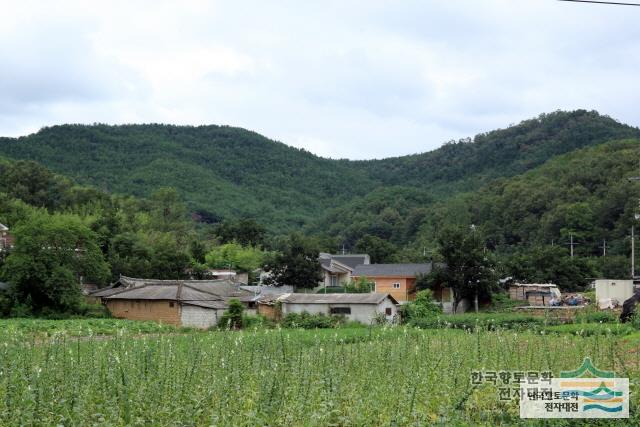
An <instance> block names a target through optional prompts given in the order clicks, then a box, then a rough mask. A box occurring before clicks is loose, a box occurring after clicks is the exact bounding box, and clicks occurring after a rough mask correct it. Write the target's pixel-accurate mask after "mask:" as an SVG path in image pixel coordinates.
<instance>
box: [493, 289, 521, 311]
mask: <svg viewBox="0 0 640 427" xmlns="http://www.w3.org/2000/svg"><path fill="white" fill-rule="evenodd" d="M524 305H528V303H527V301H518V300H512V299H511V298H510V297H509V294H507V293H505V292H499V293H495V294H491V305H490V306H489V310H490V311H506V310H511V309H513V308H515V307H520V306H524Z"/></svg>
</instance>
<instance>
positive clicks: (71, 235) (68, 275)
mask: <svg viewBox="0 0 640 427" xmlns="http://www.w3.org/2000/svg"><path fill="white" fill-rule="evenodd" d="M13 233H14V236H15V239H16V241H15V247H14V248H13V250H12V251H11V253H10V255H9V256H8V257H7V259H6V262H5V265H4V267H3V271H2V273H3V275H4V277H5V278H6V279H7V280H8V281H9V283H10V284H11V287H12V293H13V295H14V296H15V298H16V299H17V300H18V302H20V303H23V304H24V303H26V302H27V301H29V302H30V304H31V308H32V309H33V310H34V311H35V312H41V311H42V310H44V309H49V310H54V311H62V312H64V311H73V310H76V309H77V308H78V306H79V304H80V301H81V292H80V286H79V281H80V277H83V280H84V281H85V282H87V283H98V284H100V283H104V281H105V280H107V278H108V277H109V269H108V265H107V263H106V262H105V261H104V258H103V255H102V252H101V251H100V248H99V247H98V244H97V237H96V235H95V233H93V232H92V231H91V230H90V229H89V228H88V227H87V226H86V225H85V224H83V223H82V221H81V220H80V219H79V218H78V217H76V216H73V215H60V214H56V215H49V214H47V213H44V212H38V213H35V214H34V215H33V216H32V217H31V218H30V219H29V220H27V221H25V222H23V223H22V224H21V225H20V226H18V227H16V228H15V229H14V230H13Z"/></svg>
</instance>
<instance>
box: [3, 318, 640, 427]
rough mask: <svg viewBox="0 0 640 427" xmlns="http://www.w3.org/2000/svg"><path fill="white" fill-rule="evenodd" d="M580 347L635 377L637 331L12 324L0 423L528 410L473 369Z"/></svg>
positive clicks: (354, 421) (413, 419)
mask: <svg viewBox="0 0 640 427" xmlns="http://www.w3.org/2000/svg"><path fill="white" fill-rule="evenodd" d="M585 356H590V357H591V358H592V360H593V361H594V363H595V364H596V365H597V366H598V367H600V368H601V369H609V370H615V371H616V372H617V373H618V375H619V376H628V377H629V378H630V379H631V382H632V395H634V392H636V391H637V385H636V383H637V381H638V380H639V379H640V378H639V377H640V370H639V366H640V354H639V345H638V340H637V339H634V337H633V336H630V337H624V338H623V337H619V336H614V335H593V336H587V337H581V336H575V335H569V334H567V335H546V334H539V333H538V334H534V333H529V332H525V333H516V332H514V331H501V330H498V331H476V332H469V331H464V330H452V329H439V330H419V329H411V328H401V327H396V328H372V329H367V328H354V329H337V330H314V331H303V330H289V329H282V330H277V329H272V330H256V331H244V332H224V331H222V332H207V333H193V332H192V333H183V334H172V335H160V336H155V335H149V336H144V335H130V334H123V333H118V334H116V335H113V336H110V337H108V338H104V339H96V338H95V337H72V336H68V335H66V334H61V335H55V336H53V337H51V338H49V339H44V340H43V339H42V338H41V337H38V338H36V337H34V336H33V335H31V334H27V333H24V332H20V331H18V330H15V329H13V330H9V329H5V330H3V331H0V425H3V426H13V425H64V426H72V425H221V426H229V425H251V426H254V425H282V426H293V425H310V426H314V425H317V426H325V425H340V426H346V425H358V426H362V425H367V426H368V425H376V426H377V425H446V426H451V425H470V424H472V425H514V424H521V423H522V424H524V422H523V421H522V420H520V418H519V417H518V403H517V401H511V402H502V403H501V402H500V401H499V400H498V397H497V390H496V389H495V388H494V387H493V386H487V385H483V386H479V387H473V386H472V385H471V382H470V375H471V372H472V371H474V370H523V371H531V370H540V371H545V370H551V371H552V372H553V373H554V374H558V371H559V370H561V369H564V370H570V369H575V368H576V367H578V366H580V364H581V363H582V360H583V357H585ZM637 406H638V400H637V398H636V397H635V396H634V397H633V400H632V407H631V411H632V417H633V419H632V420H631V422H632V423H633V422H635V425H637V424H638V423H640V418H639V417H638V415H637V414H636V413H637ZM536 423H537V422H530V424H532V425H538V424H536ZM628 423H629V420H626V421H625V422H620V425H629V424H628ZM527 425H528V424H527ZM539 425H543V424H542V423H540V424H539ZM544 425H548V424H544ZM553 425H569V423H565V424H563V422H562V421H558V422H557V423H556V424H553ZM590 425H592V424H590ZM593 425H596V424H595V423H593ZM599 425H615V423H612V422H610V421H607V422H603V423H601V424H599Z"/></svg>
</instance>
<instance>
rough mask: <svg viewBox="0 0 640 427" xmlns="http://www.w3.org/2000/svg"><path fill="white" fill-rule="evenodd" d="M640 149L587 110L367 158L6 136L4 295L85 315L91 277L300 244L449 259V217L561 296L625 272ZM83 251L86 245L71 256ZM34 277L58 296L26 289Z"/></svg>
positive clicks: (131, 136) (188, 130) (172, 272)
mask: <svg viewBox="0 0 640 427" xmlns="http://www.w3.org/2000/svg"><path fill="white" fill-rule="evenodd" d="M639 143H640V131H638V129H635V128H631V127H629V126H626V125H623V124H620V123H618V122H616V121H615V120H613V119H611V118H609V117H606V116H602V115H599V114H598V113H595V112H587V111H574V112H556V113H552V114H546V115H541V116H540V117H538V118H536V119H532V120H528V121H525V122H522V123H520V124H519V125H515V126H511V127H509V128H507V129H503V130H497V131H493V132H489V133H486V134H482V135H478V136H476V137H475V138H474V139H473V140H464V141H459V142H455V143H449V144H446V145H444V146H443V147H442V148H440V149H438V150H435V151H432V152H428V153H423V154H418V155H411V156H405V157H398V158H392V159H384V160H371V161H348V160H331V159H323V158H319V157H316V156H314V155H312V154H310V153H308V152H305V151H303V150H298V149H294V148H290V147H287V146H285V145H284V144H280V143H277V142H274V141H270V140H268V139H266V138H264V137H261V136H260V135H257V134H255V133H252V132H248V131H245V130H242V129H236V128H229V127H218V126H205V127H183V126H182V127H178V126H168V125H129V126H107V125H94V126H81V125H65V126H56V127H52V128H46V129H43V130H42V131H40V132H38V133H37V134H34V135H30V136H27V137H22V138H17V139H11V138H3V139H0V152H2V153H4V155H5V156H7V158H5V159H1V160H0V222H2V223H4V224H7V225H9V226H10V227H11V231H12V233H15V235H16V237H17V243H16V249H15V250H14V251H13V252H12V253H11V254H10V255H9V257H8V258H6V259H0V264H1V266H2V268H1V269H0V274H2V280H6V281H8V282H10V283H11V284H12V286H13V288H12V289H14V292H13V294H12V295H13V297H12V298H14V299H13V302H8V301H7V300H6V297H3V296H2V294H1V293H0V315H1V314H3V312H4V314H7V313H8V312H9V311H10V312H11V314H12V315H19V314H20V313H22V312H39V311H41V310H42V309H43V308H44V307H47V309H53V310H54V311H74V310H76V311H77V309H78V308H77V307H75V306H74V304H77V303H78V301H77V299H74V298H75V297H74V296H73V295H72V294H73V293H71V294H67V293H65V292H67V291H68V290H69V289H75V288H76V287H77V281H78V280H84V281H85V282H94V283H98V284H106V283H108V282H110V281H112V280H114V279H115V278H117V277H118V276H119V275H120V274H125V275H132V276H144V277H156V278H173V277H187V276H190V277H200V275H201V274H203V272H204V271H205V269H206V268H223V267H228V266H233V267H234V268H237V269H239V270H242V271H248V272H252V271H254V270H255V269H256V268H258V267H261V266H263V265H265V264H266V265H268V264H269V263H274V262H276V263H277V260H278V259H280V258H282V257H283V256H284V257H286V254H287V253H288V252H291V251H290V250H289V251H288V248H291V247H293V246H292V245H294V244H295V245H298V246H300V247H304V248H305V250H308V251H309V253H311V252H314V251H315V252H317V251H319V250H323V251H331V252H336V251H338V250H339V249H341V248H342V247H344V248H345V249H346V250H348V251H351V252H366V253H369V254H370V255H371V259H372V261H373V262H419V261H425V260H438V259H439V256H440V255H441V251H439V249H441V246H442V235H443V231H446V230H451V228H452V227H455V228H457V229H458V235H460V230H463V232H462V233H463V234H464V233H466V232H468V233H474V235H476V234H475V233H477V236H480V237H481V240H482V242H483V245H484V249H482V248H481V249H482V251H487V254H490V255H487V256H491V257H492V258H495V263H494V265H496V269H497V270H496V271H495V274H496V277H512V278H515V279H518V280H532V281H553V282H556V283H558V284H559V285H560V286H561V287H562V288H564V289H572V288H576V287H577V286H580V285H584V284H586V283H587V280H588V278H590V277H595V276H611V277H614V276H615V277H627V276H628V274H629V261H628V260H629V250H630V240H629V238H628V234H629V229H630V228H631V226H632V225H633V224H634V221H635V219H634V215H635V214H636V213H638V209H639V208H640V207H639V206H638V200H639V198H640V184H639V183H637V182H636V181H633V180H629V178H630V177H632V176H636V175H638V174H640V170H638V164H639V161H640V153H639V151H638V149H640V145H639ZM294 232H295V233H298V234H296V235H292V233H294ZM445 234H446V233H445ZM439 239H440V240H439ZM571 239H572V240H573V242H574V243H575V246H574V257H570V251H569V246H568V243H570V241H571ZM476 240H477V239H476ZM72 247H75V248H76V249H75V251H80V252H78V253H82V254H84V255H83V256H82V257H78V256H75V257H74V256H69V253H68V251H69V248H72ZM296 247H297V246H296ZM43 248H45V249H46V250H45V249H43ZM50 248H58V250H59V253H58V256H56V257H54V256H52V251H51V249H50ZM310 248H312V249H310ZM605 249H606V256H604V255H605ZM287 251H288V252H287ZM79 259H81V260H84V261H83V262H82V263H79V262H78V260H79ZM274 260H275V261H274ZM43 272H47V273H46V274H44V273H43ZM52 281H53V282H55V283H56V285H55V286H53V285H52V283H53V282H52ZM61 283H62V284H65V283H66V284H67V286H66V288H65V286H64V285H63V286H60V285H59V284H61ZM52 286H53V287H52ZM34 287H40V288H41V290H42V292H41V293H39V294H38V295H49V296H51V295H54V294H55V298H54V297H50V299H51V300H50V301H48V300H47V299H46V298H45V299H44V300H34V299H33V298H30V299H29V298H27V296H29V295H32V294H33V292H32V291H33V288H34ZM65 289H66V290H67V291H65ZM76 297H77V295H76ZM3 298H5V300H4V301H3ZM53 302H55V304H54V303H53ZM56 304H57V306H56Z"/></svg>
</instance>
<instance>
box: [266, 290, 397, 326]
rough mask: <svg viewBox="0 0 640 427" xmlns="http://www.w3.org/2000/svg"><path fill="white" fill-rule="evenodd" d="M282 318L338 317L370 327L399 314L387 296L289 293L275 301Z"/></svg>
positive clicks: (372, 294) (394, 318)
mask: <svg viewBox="0 0 640 427" xmlns="http://www.w3.org/2000/svg"><path fill="white" fill-rule="evenodd" d="M277 301H279V302H280V303H281V304H282V315H283V316H286V315H287V314H289V313H304V312H306V313H309V314H326V315H331V314H338V315H343V316H345V317H346V318H347V319H349V320H352V321H356V322H360V323H364V324H365V325H369V324H371V323H373V322H374V320H375V319H376V318H377V317H378V316H384V317H385V319H386V320H387V321H388V322H393V321H395V320H396V319H397V315H398V302H397V301H396V300H395V299H394V298H393V297H392V296H391V295H389V294H377V293H366V294H288V295H283V296H281V297H279V298H277Z"/></svg>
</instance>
